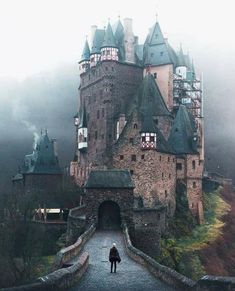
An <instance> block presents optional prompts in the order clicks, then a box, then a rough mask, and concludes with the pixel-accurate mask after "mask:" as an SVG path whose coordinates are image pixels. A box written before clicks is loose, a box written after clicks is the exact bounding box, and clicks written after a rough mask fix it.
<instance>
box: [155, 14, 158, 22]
mask: <svg viewBox="0 0 235 291" xmlns="http://www.w3.org/2000/svg"><path fill="white" fill-rule="evenodd" d="M155 17H156V22H158V13H156V14H155Z"/></svg>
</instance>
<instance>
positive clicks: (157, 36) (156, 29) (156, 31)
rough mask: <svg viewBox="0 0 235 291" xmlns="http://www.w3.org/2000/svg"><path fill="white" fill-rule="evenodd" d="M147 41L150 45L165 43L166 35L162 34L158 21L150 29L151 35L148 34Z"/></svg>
mask: <svg viewBox="0 0 235 291" xmlns="http://www.w3.org/2000/svg"><path fill="white" fill-rule="evenodd" d="M146 41H147V43H148V45H151V46H152V45H154V46H155V45H157V44H163V43H165V41H164V36H163V34H162V31H161V28H160V25H159V23H158V22H156V23H155V24H154V26H153V27H152V28H151V29H150V31H149V35H148V36H147V39H146Z"/></svg>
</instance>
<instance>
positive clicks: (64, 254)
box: [53, 225, 96, 270]
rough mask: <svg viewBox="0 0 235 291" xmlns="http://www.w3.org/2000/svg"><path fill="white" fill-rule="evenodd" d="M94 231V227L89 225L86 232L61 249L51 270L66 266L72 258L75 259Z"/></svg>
mask: <svg viewBox="0 0 235 291" xmlns="http://www.w3.org/2000/svg"><path fill="white" fill-rule="evenodd" d="M95 229H96V228H95V226H94V225H91V226H90V227H89V228H88V230H87V231H85V232H84V233H83V234H82V235H80V236H79V238H78V239H77V241H76V242H75V243H74V244H72V245H70V246H68V247H66V248H63V249H61V250H60V251H59V252H58V253H57V254H56V258H55V263H54V264H53V270H55V269H59V268H61V267H63V265H65V264H68V263H69V261H70V260H71V259H72V258H74V257H76V256H77V255H78V254H79V253H80V251H81V249H82V247H83V246H84V244H85V243H86V242H87V241H88V239H89V238H90V237H91V236H92V235H93V233H94V232H95Z"/></svg>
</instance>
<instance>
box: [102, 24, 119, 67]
mask: <svg viewBox="0 0 235 291" xmlns="http://www.w3.org/2000/svg"><path fill="white" fill-rule="evenodd" d="M101 61H118V48H117V44H116V41H115V37H114V35H113V30H112V27H111V25H110V23H108V26H107V29H106V31H105V35H104V42H103V44H102V46H101Z"/></svg>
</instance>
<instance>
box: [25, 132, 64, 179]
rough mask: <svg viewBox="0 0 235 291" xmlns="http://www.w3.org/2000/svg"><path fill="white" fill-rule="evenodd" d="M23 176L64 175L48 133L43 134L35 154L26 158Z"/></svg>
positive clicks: (34, 151)
mask: <svg viewBox="0 0 235 291" xmlns="http://www.w3.org/2000/svg"><path fill="white" fill-rule="evenodd" d="M22 174H62V171H61V169H60V166H59V161H58V158H57V157H56V156H55V152H54V146H53V142H52V141H51V140H49V137H48V135H47V132H46V133H45V134H41V136H40V137H39V139H38V141H37V143H36V146H35V148H34V150H33V153H32V154H30V155H26V156H25V161H24V165H23V168H22Z"/></svg>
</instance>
